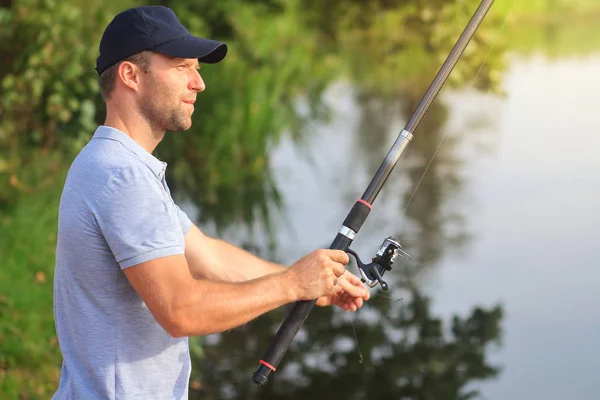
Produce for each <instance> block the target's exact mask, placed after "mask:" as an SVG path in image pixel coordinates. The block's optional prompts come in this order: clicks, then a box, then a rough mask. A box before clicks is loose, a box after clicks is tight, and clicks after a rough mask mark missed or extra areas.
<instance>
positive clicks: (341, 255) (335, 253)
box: [327, 250, 350, 265]
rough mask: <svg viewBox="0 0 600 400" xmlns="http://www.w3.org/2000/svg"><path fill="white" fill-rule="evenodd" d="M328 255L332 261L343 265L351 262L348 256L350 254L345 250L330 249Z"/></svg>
mask: <svg viewBox="0 0 600 400" xmlns="http://www.w3.org/2000/svg"><path fill="white" fill-rule="evenodd" d="M327 255H328V256H329V258H330V259H331V260H332V261H335V262H338V263H340V264H343V265H346V264H348V263H349V262H350V257H348V254H347V253H346V252H345V251H343V250H328V251H327Z"/></svg>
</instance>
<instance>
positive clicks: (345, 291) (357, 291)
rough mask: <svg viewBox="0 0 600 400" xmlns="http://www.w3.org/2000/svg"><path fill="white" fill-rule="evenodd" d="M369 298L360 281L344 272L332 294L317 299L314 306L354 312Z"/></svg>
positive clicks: (348, 272)
mask: <svg viewBox="0 0 600 400" xmlns="http://www.w3.org/2000/svg"><path fill="white" fill-rule="evenodd" d="M370 297H371V294H370V293H369V291H368V290H367V288H366V286H365V285H363V283H362V282H361V281H360V279H359V278H358V277H357V276H356V275H354V274H352V273H351V272H350V271H345V272H344V274H343V275H342V276H340V277H339V279H338V281H337V285H336V286H335V287H334V294H330V295H325V296H322V297H319V299H318V300H317V303H316V304H317V305H318V306H321V307H323V306H329V305H335V306H338V307H340V308H342V309H344V310H345V311H353V312H354V311H356V310H358V309H359V308H361V307H362V306H363V301H366V300H369V298H370Z"/></svg>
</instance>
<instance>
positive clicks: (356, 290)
mask: <svg viewBox="0 0 600 400" xmlns="http://www.w3.org/2000/svg"><path fill="white" fill-rule="evenodd" d="M348 279H350V280H348ZM351 280H352V278H351V276H350V278H348V277H344V278H343V279H338V285H339V286H341V287H342V288H343V289H344V291H345V292H346V293H348V295H350V296H351V297H361V298H364V297H366V296H368V295H369V291H368V290H367V289H366V288H365V287H364V286H363V285H362V284H360V285H357V284H353V283H352V282H351ZM358 283H360V281H358Z"/></svg>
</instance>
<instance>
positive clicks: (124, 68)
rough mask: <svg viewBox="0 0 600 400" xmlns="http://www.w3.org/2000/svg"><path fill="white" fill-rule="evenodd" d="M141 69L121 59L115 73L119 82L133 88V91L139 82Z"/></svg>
mask: <svg viewBox="0 0 600 400" xmlns="http://www.w3.org/2000/svg"><path fill="white" fill-rule="evenodd" d="M141 72H142V71H141V70H140V69H139V67H138V66H137V65H135V64H133V63H131V62H129V61H123V62H122V63H121V64H120V65H119V69H118V70H117V74H118V76H119V79H120V80H121V82H122V83H123V84H124V85H125V86H126V87H128V88H130V89H133V90H135V91H137V90H138V87H139V84H140V74H141Z"/></svg>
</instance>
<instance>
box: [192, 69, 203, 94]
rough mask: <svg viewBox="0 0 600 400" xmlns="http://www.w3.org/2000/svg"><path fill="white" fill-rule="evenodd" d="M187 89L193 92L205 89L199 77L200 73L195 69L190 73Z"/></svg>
mask: <svg viewBox="0 0 600 400" xmlns="http://www.w3.org/2000/svg"><path fill="white" fill-rule="evenodd" d="M189 89H190V90H192V91H194V92H203V91H204V89H206V85H205V84H204V79H202V76H200V72H198V71H197V70H196V69H194V71H193V72H192V77H191V79H190V83H189Z"/></svg>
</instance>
